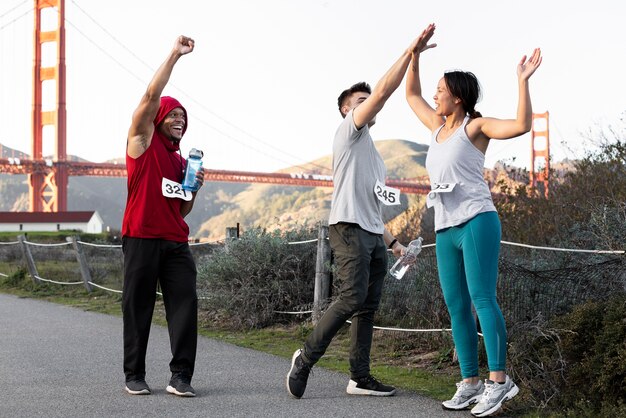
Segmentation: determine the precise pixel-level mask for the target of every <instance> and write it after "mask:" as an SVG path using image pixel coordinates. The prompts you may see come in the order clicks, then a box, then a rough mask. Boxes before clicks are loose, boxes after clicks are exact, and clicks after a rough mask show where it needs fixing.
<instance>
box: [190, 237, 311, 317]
mask: <svg viewBox="0 0 626 418" xmlns="http://www.w3.org/2000/svg"><path fill="white" fill-rule="evenodd" d="M316 237H317V228H310V227H306V226H303V227H300V228H296V229H292V230H289V231H286V232H285V231H283V232H281V231H278V230H277V231H274V232H267V231H265V230H263V229H261V228H256V229H251V230H248V231H246V232H245V233H244V234H243V236H242V237H241V238H240V239H237V240H233V241H231V242H229V243H228V245H227V246H225V247H224V248H221V249H219V250H216V251H215V252H214V253H213V254H212V255H211V257H210V259H209V260H207V262H205V263H202V264H200V265H199V266H198V294H199V297H200V302H201V307H202V308H203V310H204V311H205V313H204V315H206V318H205V319H207V320H209V321H211V322H213V325H214V326H222V327H227V328H234V329H245V328H261V327H265V326H268V325H272V324H275V323H283V322H288V321H289V320H291V319H294V317H292V316H289V315H285V314H281V313H277V312H276V311H295V310H304V309H310V307H311V305H312V302H313V288H314V282H315V257H316V253H317V251H316V250H317V246H316V243H315V242H311V243H305V244H298V245H290V244H289V242H297V241H303V240H308V239H312V238H316ZM295 318H297V319H298V320H301V318H300V317H295Z"/></svg>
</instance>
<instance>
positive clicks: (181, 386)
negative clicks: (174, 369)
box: [165, 374, 196, 398]
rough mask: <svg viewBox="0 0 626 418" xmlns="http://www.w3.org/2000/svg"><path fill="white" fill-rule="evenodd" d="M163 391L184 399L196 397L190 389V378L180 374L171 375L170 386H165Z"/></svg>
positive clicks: (194, 392)
mask: <svg viewBox="0 0 626 418" xmlns="http://www.w3.org/2000/svg"><path fill="white" fill-rule="evenodd" d="M165 390H167V391H168V392H169V393H171V394H174V395H177V396H183V397H185V398H193V397H194V396H196V391H195V390H193V388H192V387H191V378H190V377H188V376H185V375H181V374H173V375H172V378H171V379H170V384H169V385H167V388H166V389H165Z"/></svg>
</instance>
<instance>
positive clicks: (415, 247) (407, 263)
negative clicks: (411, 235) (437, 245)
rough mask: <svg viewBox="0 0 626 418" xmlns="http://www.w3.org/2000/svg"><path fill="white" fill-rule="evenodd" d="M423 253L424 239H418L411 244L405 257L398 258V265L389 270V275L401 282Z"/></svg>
mask: <svg viewBox="0 0 626 418" xmlns="http://www.w3.org/2000/svg"><path fill="white" fill-rule="evenodd" d="M421 251H422V237H418V238H417V239H414V240H413V241H411V242H410V243H409V245H408V247H407V248H406V252H405V253H404V255H403V256H401V257H400V258H398V260H397V261H396V263H395V264H394V265H393V266H392V267H391V269H389V275H390V276H391V277H393V278H395V279H398V280H400V279H401V278H402V276H404V273H406V271H407V270H408V269H409V267H411V265H412V264H413V263H415V259H416V258H417V255H418V254H419V253H420V252H421Z"/></svg>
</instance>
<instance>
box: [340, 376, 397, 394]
mask: <svg viewBox="0 0 626 418" xmlns="http://www.w3.org/2000/svg"><path fill="white" fill-rule="evenodd" d="M346 392H348V393H349V394H350V395H369V396H393V395H395V393H396V388H394V387H393V386H388V385H384V384H382V383H380V382H379V381H378V380H376V379H375V378H374V376H372V375H369V376H366V377H361V378H358V379H350V382H349V383H348V388H347V389H346Z"/></svg>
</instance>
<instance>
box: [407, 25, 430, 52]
mask: <svg viewBox="0 0 626 418" xmlns="http://www.w3.org/2000/svg"><path fill="white" fill-rule="evenodd" d="M434 34H435V24H434V23H431V24H430V25H428V26H427V27H426V29H424V30H423V31H422V33H421V34H420V36H418V37H417V38H416V39H415V40H414V41H413V42H412V43H411V46H409V51H410V52H411V53H413V54H419V53H421V52H424V51H426V50H427V49H430V48H434V47H436V46H437V44H429V43H428V41H429V40H430V38H432V36H433V35H434Z"/></svg>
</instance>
